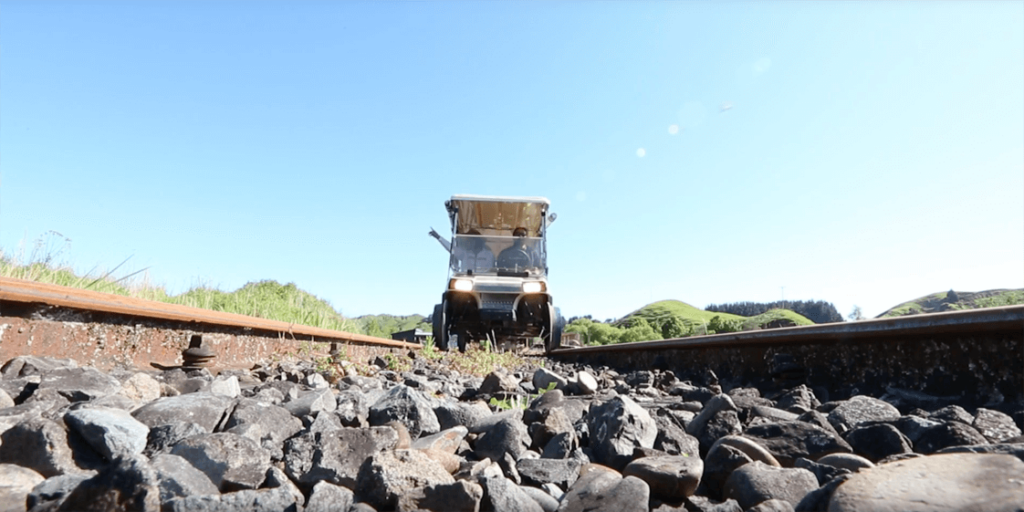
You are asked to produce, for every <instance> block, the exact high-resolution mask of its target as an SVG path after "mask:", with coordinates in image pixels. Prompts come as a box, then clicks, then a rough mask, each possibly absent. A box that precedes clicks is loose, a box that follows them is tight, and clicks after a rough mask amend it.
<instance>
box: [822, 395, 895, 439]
mask: <svg viewBox="0 0 1024 512" xmlns="http://www.w3.org/2000/svg"><path fill="white" fill-rule="evenodd" d="M899 417H900V411H899V410H898V409H896V408H895V407H893V406H892V405H891V404H889V403H888V402H883V401H882V400H879V399H877V398H872V397H870V396H864V395H857V396H855V397H852V398H850V399H849V400H844V401H842V402H841V403H840V404H839V406H837V407H836V408H835V409H832V412H830V413H828V421H829V423H831V424H832V426H833V427H835V429H836V430H837V431H838V432H839V433H840V434H842V433H844V432H846V431H847V430H850V429H852V428H853V427H856V426H857V425H860V424H861V423H865V422H869V421H895V420H897V419H899Z"/></svg>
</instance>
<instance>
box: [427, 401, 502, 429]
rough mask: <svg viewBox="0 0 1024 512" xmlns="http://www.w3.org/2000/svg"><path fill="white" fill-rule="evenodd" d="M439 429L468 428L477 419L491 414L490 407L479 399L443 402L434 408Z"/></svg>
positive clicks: (471, 426) (474, 423)
mask: <svg viewBox="0 0 1024 512" xmlns="http://www.w3.org/2000/svg"><path fill="white" fill-rule="evenodd" d="M434 413H435V414H436V415H437V421H438V424H439V426H440V428H441V430H448V429H450V428H452V427H458V426H463V427H466V428H468V429H470V432H472V428H473V427H474V426H475V425H476V423H477V421H480V420H483V419H484V418H487V417H489V416H491V409H490V408H489V407H487V404H485V403H484V402H481V401H475V402H470V403H466V402H444V403H442V404H441V405H439V406H437V407H436V408H435V409H434Z"/></svg>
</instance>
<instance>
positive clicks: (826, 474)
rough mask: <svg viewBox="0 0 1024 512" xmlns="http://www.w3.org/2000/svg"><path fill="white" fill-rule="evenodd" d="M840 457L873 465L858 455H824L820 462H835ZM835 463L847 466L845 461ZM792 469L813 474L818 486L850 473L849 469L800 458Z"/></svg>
mask: <svg viewBox="0 0 1024 512" xmlns="http://www.w3.org/2000/svg"><path fill="white" fill-rule="evenodd" d="M842 456H848V457H856V458H857V459H859V460H862V461H864V462H866V463H867V464H869V465H871V466H874V464H871V461H869V460H867V459H865V458H864V457H861V456H859V455H852V454H839V453H833V454H831V455H826V456H824V457H822V458H821V460H829V461H836V459H835V458H836V457H842ZM830 457H831V458H830ZM837 462H839V463H841V464H843V465H844V466H845V465H848V464H847V463H846V462H847V461H837ZM794 467H798V468H801V469H806V470H807V471H810V472H811V473H814V477H815V478H817V479H818V485H825V484H826V483H828V482H829V481H831V480H832V479H833V478H836V477H838V476H840V475H846V474H849V473H851V472H852V470H849V469H845V468H839V467H836V466H832V465H829V464H823V463H820V462H815V461H812V460H809V459H805V458H803V457H801V458H799V459H797V460H796V464H795V465H794Z"/></svg>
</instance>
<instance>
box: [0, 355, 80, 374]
mask: <svg viewBox="0 0 1024 512" xmlns="http://www.w3.org/2000/svg"><path fill="white" fill-rule="evenodd" d="M77 367H78V363H76V362H75V361H74V360H72V359H57V358H53V357H37V356H17V357H14V358H12V359H11V360H10V361H7V362H6V363H4V365H3V367H2V368H0V375H3V377H4V379H17V378H19V377H28V376H30V375H42V374H44V373H48V372H50V371H53V370H56V369H58V368H77Z"/></svg>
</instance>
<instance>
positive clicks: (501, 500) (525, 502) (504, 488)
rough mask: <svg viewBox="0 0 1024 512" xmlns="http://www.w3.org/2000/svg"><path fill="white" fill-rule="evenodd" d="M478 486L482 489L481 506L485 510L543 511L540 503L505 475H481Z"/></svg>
mask: <svg viewBox="0 0 1024 512" xmlns="http://www.w3.org/2000/svg"><path fill="white" fill-rule="evenodd" d="M480 486H481V487H483V491H484V493H483V494H484V495H483V499H482V500H481V505H482V507H481V508H483V509H485V510H494V511H505V510H508V511H513V510H514V511H517V512H518V511H523V512H544V509H542V508H541V506H540V504H539V503H537V502H536V501H535V500H534V499H533V498H531V497H530V495H529V494H526V493H525V492H523V490H522V489H520V488H519V486H518V485H516V484H515V482H512V481H511V480H509V479H507V478H505V477H502V476H491V477H482V478H480Z"/></svg>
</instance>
